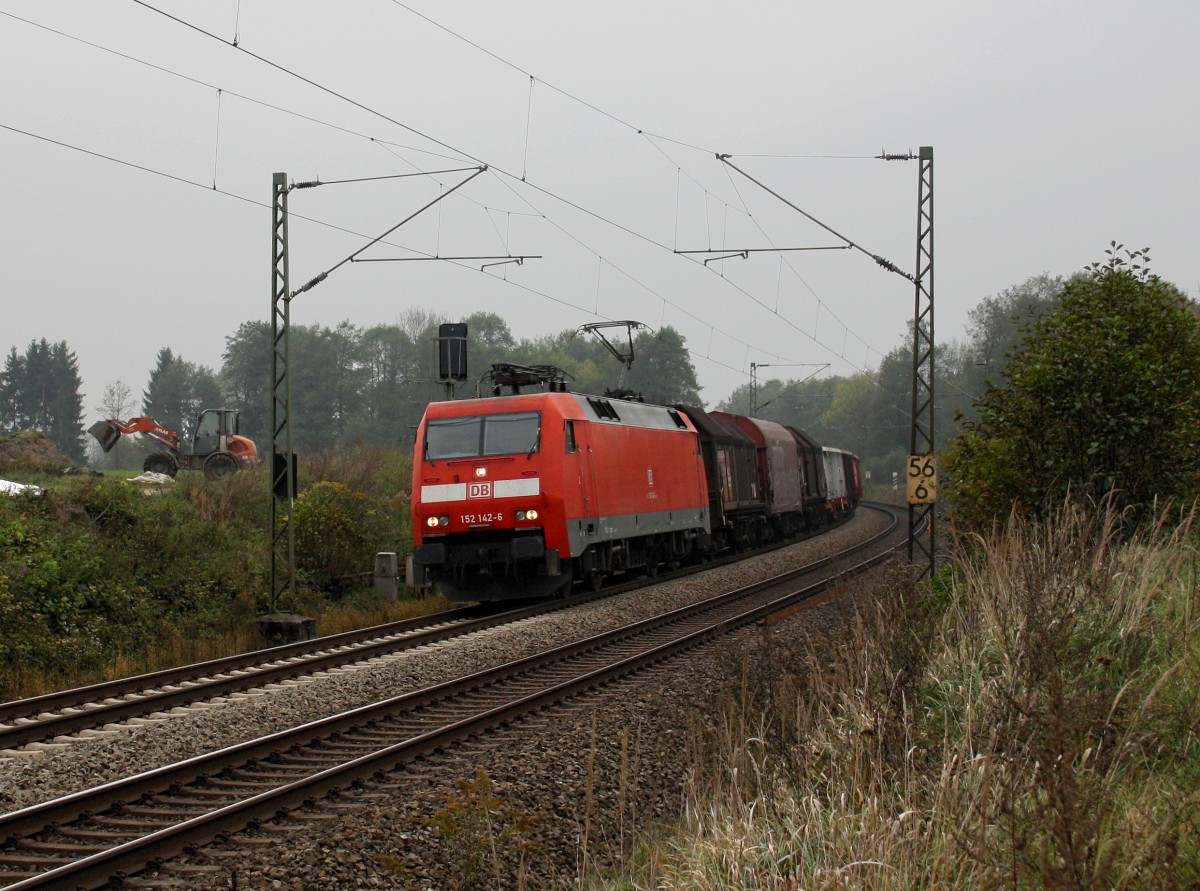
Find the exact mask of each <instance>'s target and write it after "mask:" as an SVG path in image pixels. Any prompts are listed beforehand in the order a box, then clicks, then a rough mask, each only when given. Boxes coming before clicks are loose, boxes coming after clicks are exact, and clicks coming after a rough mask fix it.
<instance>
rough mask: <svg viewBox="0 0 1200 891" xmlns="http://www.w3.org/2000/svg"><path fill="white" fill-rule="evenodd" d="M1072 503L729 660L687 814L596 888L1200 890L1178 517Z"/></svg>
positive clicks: (698, 752) (1196, 762)
mask: <svg viewBox="0 0 1200 891" xmlns="http://www.w3.org/2000/svg"><path fill="white" fill-rule="evenodd" d="M1117 520H1118V518H1117V517H1116V516H1115V515H1114V514H1113V513H1112V512H1111V511H1106V510H1099V511H1095V510H1093V511H1088V510H1084V509H1082V508H1079V507H1077V506H1068V507H1066V508H1065V509H1064V510H1063V511H1062V512H1061V513H1060V514H1059V515H1058V516H1056V517H1054V518H1053V520H1052V521H1051V522H1048V523H1046V524H1045V525H1043V526H1038V527H1036V528H1022V527H1021V526H1019V525H1018V524H1016V523H1013V524H1010V525H1009V527H1008V529H1007V530H1005V531H997V532H996V533H994V534H993V535H991V536H989V537H986V538H978V539H974V540H972V541H971V542H967V543H964V546H963V548H962V549H961V550H960V552H959V553H958V555H957V560H956V561H955V562H954V570H953V571H952V572H950V573H947V574H945V575H943V576H942V577H940V578H939V579H938V580H937V584H936V585H935V586H934V587H933V589H932V590H930V589H929V588H928V587H918V586H916V585H914V584H912V583H911V581H910V580H908V579H907V578H905V577H904V576H903V575H901V574H899V572H897V573H896V574H894V575H893V576H891V577H889V578H884V579H882V580H877V581H875V582H874V583H873V584H872V587H870V588H869V589H864V590H861V591H860V592H859V594H860V596H859V597H858V603H859V607H858V609H857V613H856V614H855V616H854V617H853V619H852V620H851V622H850V625H849V630H848V635H849V637H848V639H847V638H846V637H841V638H838V639H831V640H821V639H818V638H812V639H810V640H807V641H805V642H804V643H803V644H801V645H793V646H789V647H783V646H780V645H779V644H777V643H775V642H773V641H771V640H769V639H764V640H762V641H759V642H757V643H756V644H755V645H754V646H752V647H748V648H747V649H746V650H745V651H744V652H742V653H740V654H737V657H736V661H735V664H736V667H737V671H736V672H734V677H735V678H736V680H735V681H734V682H731V683H728V684H727V685H726V687H725V688H724V689H723V690H722V691H721V703H722V708H721V715H722V717H721V720H720V722H719V730H718V731H717V732H715V733H713V734H711V735H709V737H708V738H706V739H703V740H698V741H697V743H696V746H695V751H694V752H693V753H692V758H693V765H694V766H693V770H692V779H691V782H690V783H689V788H688V789H687V793H688V794H687V802H688V804H687V811H686V814H685V818H684V820H683V821H682V824H681V826H680V827H679V828H678V830H677V831H676V832H675V833H674V834H669V835H667V836H665V837H664V836H660V837H658V838H657V839H656V840H651V841H647V842H646V843H645V845H644V847H643V850H642V851H641V852H640V853H639V854H638V855H637V856H636V857H635V858H633V860H634V862H635V863H636V864H637V865H635V866H631V867H629V868H628V869H627V871H626V872H625V873H624V874H623V875H620V876H608V877H605V878H601V879H596V880H595V882H594V883H593V886H594V887H605V888H638V889H642V888H646V889H649V888H655V889H676V888H678V889H683V888H687V889H699V891H705V889H726V888H755V889H800V888H805V889H807V888H814V889H820V888H829V889H832V888H838V889H845V888H871V889H892V888H894V889H900V888H1014V889H1017V888H1077V889H1084V888H1118V889H1120V888H1166V889H1172V888H1196V887H1198V886H1200V844H1198V841H1197V840H1198V839H1200V699H1198V696H1197V691H1198V689H1200V594H1198V592H1197V583H1198V580H1200V573H1198V570H1200V559H1198V552H1197V540H1196V529H1195V520H1196V515H1195V514H1194V513H1192V514H1187V515H1184V516H1179V515H1175V516H1167V515H1164V517H1163V519H1162V521H1161V522H1160V523H1159V524H1158V525H1157V526H1156V527H1154V528H1153V529H1149V530H1146V531H1144V532H1142V533H1140V534H1136V535H1134V536H1133V537H1132V538H1124V539H1123V538H1121V537H1119V536H1118V535H1117V534H1116V533H1115V532H1114V529H1115V528H1116V526H1117Z"/></svg>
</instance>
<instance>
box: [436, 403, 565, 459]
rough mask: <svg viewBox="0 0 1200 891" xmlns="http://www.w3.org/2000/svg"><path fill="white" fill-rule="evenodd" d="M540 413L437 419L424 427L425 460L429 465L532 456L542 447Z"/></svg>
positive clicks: (528, 412) (524, 412)
mask: <svg viewBox="0 0 1200 891" xmlns="http://www.w3.org/2000/svg"><path fill="white" fill-rule="evenodd" d="M541 426H542V418H541V413H540V412H536V411H522V412H513V413H511V414H504V415H474V416H472V417H467V418H434V419H432V420H430V421H429V423H428V424H426V425H425V457H426V459H428V460H430V461H445V460H447V459H450V458H480V457H487V456H491V455H514V454H530V455H532V454H533V453H534V452H536V451H537V450H538V448H539V447H540V445H541Z"/></svg>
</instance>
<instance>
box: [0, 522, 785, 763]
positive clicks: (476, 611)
mask: <svg viewBox="0 0 1200 891" xmlns="http://www.w3.org/2000/svg"><path fill="white" fill-rule="evenodd" d="M793 543H794V541H789V542H786V543H784V544H782V545H774V546H772V547H783V546H786V545H789V544H793ZM770 549H771V548H764V549H762V550H763V551H766V550H770ZM744 556H745V555H736V556H730V557H728V558H724V559H721V560H717V561H714V562H712V563H710V564H706V566H704V567H685V568H682V569H679V570H676V571H674V572H671V573H663V574H662V575H658V574H657V573H655V574H654V577H652V578H649V579H647V578H638V579H636V580H633V581H627V582H623V583H619V584H615V585H612V586H609V587H606V588H604V589H603V590H601V591H598V592H592V591H587V592H579V593H576V594H573V595H572V596H571V597H570V598H568V599H566V600H548V601H540V602H537V603H533V604H528V605H522V606H519V607H517V608H515V609H497V608H496V607H495V606H494V605H480V606H469V607H461V608H458V609H453V610H447V611H444V612H440V613H434V614H432V615H428V616H421V617H418V618H414V619H406V620H403V621H400V622H392V623H388V624H386V625H377V626H374V627H371V628H364V629H358V630H355V631H348V632H345V633H342V634H336V635H330V636H327V637H322V638H319V639H317V640H310V641H301V642H297V643H292V644H285V645H283V646H278V647H272V648H269V649H265V650H255V651H252V652H249V653H242V654H238V655H234V656H229V657H225V658H221V659H214V660H210V661H207V662H199V663H194V664H192V665H186V666H181V667H178V668H169V669H164V670H162V671H156V672H152V673H149V674H143V675H137V676H135V677H129V678H120V679H117V680H113V681H106V682H104V683H99V684H93V685H90V686H86V687H77V688H74V689H71V690H63V691H59V692H55V693H48V694H45V695H43V696H35V697H31V698H28V699H20V700H15V701H13V702H6V703H0V751H4V750H13V749H19V748H20V747H22V746H27V745H30V744H37V743H44V742H48V741H55V742H66V741H67V740H68V738H69V737H70V736H72V735H74V734H78V733H80V732H81V731H85V730H94V729H97V728H103V727H108V726H110V725H115V724H119V723H121V722H123V721H128V720H130V719H133V718H143V717H147V716H153V715H166V713H168V712H171V711H172V710H173V709H179V708H186V707H188V706H191V705H193V704H195V703H199V702H207V701H211V700H215V699H219V698H221V697H227V696H230V695H232V694H236V693H244V692H246V691H249V690H254V689H258V688H261V687H264V686H267V685H268V684H278V683H281V682H285V681H289V680H294V679H296V678H301V677H306V676H311V675H313V674H317V673H319V672H323V671H330V670H332V669H337V668H343V667H345V666H348V665H353V664H356V663H364V662H367V661H369V660H372V659H377V658H380V657H383V656H388V655H391V654H394V653H399V652H402V651H404V650H410V649H415V648H417V647H422V646H427V645H429V644H432V643H437V642H438V641H443V640H448V639H451V638H454V637H461V636H465V635H468V634H473V633H475V632H478V631H483V630H485V629H488V628H495V627H498V626H500V625H507V624H510V623H513V622H519V621H521V620H522V619H527V618H531V617H533V616H538V615H544V614H545V613H549V612H554V611H556V610H561V609H565V608H568V607H573V606H577V605H579V604H582V603H587V602H590V601H593V600H596V599H599V598H602V597H611V596H614V595H617V594H621V593H624V592H626V591H630V590H634V589H636V588H639V587H643V586H645V585H648V584H653V583H658V582H662V581H665V580H667V579H672V578H679V577H681V576H684V575H688V574H691V573H694V572H698V571H702V570H703V569H704V568H709V567H711V566H715V565H721V564H722V563H727V562H732V561H733V560H737V559H742V558H743V557H744Z"/></svg>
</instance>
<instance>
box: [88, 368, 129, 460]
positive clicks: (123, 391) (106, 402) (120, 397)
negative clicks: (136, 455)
mask: <svg viewBox="0 0 1200 891" xmlns="http://www.w3.org/2000/svg"><path fill="white" fill-rule="evenodd" d="M133 405H134V403H133V391H132V390H130V389H129V385H128V384H126V383H125V382H124V381H114V382H113V383H111V384H108V385H107V386H106V387H105V388H104V396H103V397H102V398H101V400H100V404H99V405H98V406H96V411H98V412H100V415H101V417H103V418H104V419H106V420H108V419H111V418H119V419H120V420H122V421H124V420H127V419H128V418H129V412H130V410H131V409H132V408H133ZM129 445H130V444H129V443H128V442H127V441H126V439H125V437H121V438H119V439H118V440H117V441H116V442H115V443H113V447H112V450H111V451H110V452H109V453H108V466H109V467H113V468H118V467H124V466H126V463H127V455H126V453H127V452H128V451H129Z"/></svg>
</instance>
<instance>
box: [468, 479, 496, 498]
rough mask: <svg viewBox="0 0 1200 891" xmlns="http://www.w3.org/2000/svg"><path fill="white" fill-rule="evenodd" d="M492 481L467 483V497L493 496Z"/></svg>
mask: <svg viewBox="0 0 1200 891" xmlns="http://www.w3.org/2000/svg"><path fill="white" fill-rule="evenodd" d="M491 497H492V484H491V483H467V498H468V499H471V498H491Z"/></svg>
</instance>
